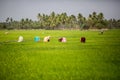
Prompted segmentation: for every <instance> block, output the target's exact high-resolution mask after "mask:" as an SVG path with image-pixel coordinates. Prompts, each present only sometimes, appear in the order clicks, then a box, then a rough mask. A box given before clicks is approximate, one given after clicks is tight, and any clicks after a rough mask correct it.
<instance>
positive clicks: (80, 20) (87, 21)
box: [0, 12, 120, 30]
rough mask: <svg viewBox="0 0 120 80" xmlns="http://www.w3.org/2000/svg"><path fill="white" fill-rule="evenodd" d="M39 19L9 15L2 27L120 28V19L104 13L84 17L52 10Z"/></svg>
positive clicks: (39, 14) (0, 27)
mask: <svg viewBox="0 0 120 80" xmlns="http://www.w3.org/2000/svg"><path fill="white" fill-rule="evenodd" d="M37 18H38V20H37V21H33V20H31V19H28V18H26V19H24V18H22V19H21V20H20V21H16V20H13V18H11V17H8V18H7V19H6V21H5V22H1V23H0V29H9V30H11V29H48V30H50V29H52V30H54V29H80V30H82V29H102V28H107V29H114V28H115V29H119V28H120V19H119V20H116V19H110V20H107V19H105V18H104V15H103V13H98V14H97V13H96V12H93V13H92V14H89V17H88V18H86V17H84V16H83V15H82V14H81V13H79V14H78V15H77V16H75V15H70V16H68V15H67V13H61V14H56V13H55V12H51V14H50V15H47V14H41V13H38V15H37Z"/></svg>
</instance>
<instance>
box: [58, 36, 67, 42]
mask: <svg viewBox="0 0 120 80" xmlns="http://www.w3.org/2000/svg"><path fill="white" fill-rule="evenodd" d="M58 41H59V42H66V41H67V40H66V38H65V37H62V38H59V39H58Z"/></svg>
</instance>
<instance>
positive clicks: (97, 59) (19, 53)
mask: <svg viewBox="0 0 120 80" xmlns="http://www.w3.org/2000/svg"><path fill="white" fill-rule="evenodd" d="M5 32H6V30H1V31H0V80H119V79H120V30H108V31H105V32H104V34H103V35H100V34H99V32H98V31H79V30H55V31H54V30H11V31H8V32H9V34H7V35H6V34H5ZM20 35H22V36H23V37H24V42H21V43H18V42H16V41H17V39H18V37H19V36H20ZM48 35H50V36H51V40H50V42H48V43H44V42H43V38H44V37H45V36H48ZM35 36H40V39H41V41H40V42H34V37H35ZM63 36H64V37H66V38H67V42H66V43H60V42H58V38H60V37H63ZM82 36H84V37H86V43H81V42H80V37H82Z"/></svg>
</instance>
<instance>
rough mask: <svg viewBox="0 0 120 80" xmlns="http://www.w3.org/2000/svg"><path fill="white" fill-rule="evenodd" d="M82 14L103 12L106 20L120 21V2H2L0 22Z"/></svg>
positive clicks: (73, 0) (56, 0)
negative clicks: (44, 16)
mask: <svg viewBox="0 0 120 80" xmlns="http://www.w3.org/2000/svg"><path fill="white" fill-rule="evenodd" d="M52 11H54V12H55V13H62V12H66V13H67V14H68V15H71V14H74V15H77V14H78V13H81V14H82V15H83V16H84V17H86V18H87V17H88V15H89V14H91V13H92V12H94V11H95V12H97V13H99V12H102V13H103V14H104V16H105V18H106V19H110V18H115V19H120V0H0V21H5V20H6V18H7V17H12V18H13V19H14V20H20V19H22V18H29V19H32V20H37V14H38V13H45V14H50V13H51V12H52Z"/></svg>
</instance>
